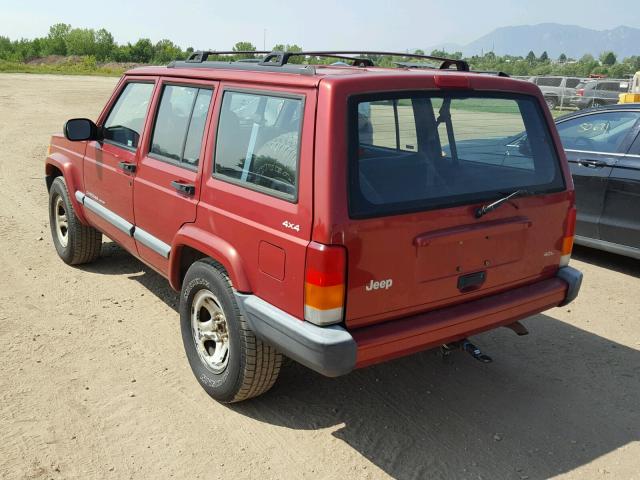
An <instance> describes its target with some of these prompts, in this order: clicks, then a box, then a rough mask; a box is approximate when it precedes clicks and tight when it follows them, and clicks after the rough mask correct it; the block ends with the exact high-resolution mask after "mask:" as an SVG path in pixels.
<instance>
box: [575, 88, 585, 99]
mask: <svg viewBox="0 0 640 480" xmlns="http://www.w3.org/2000/svg"><path fill="white" fill-rule="evenodd" d="M576 95H577V96H579V97H584V88H579V89H578V90H576Z"/></svg>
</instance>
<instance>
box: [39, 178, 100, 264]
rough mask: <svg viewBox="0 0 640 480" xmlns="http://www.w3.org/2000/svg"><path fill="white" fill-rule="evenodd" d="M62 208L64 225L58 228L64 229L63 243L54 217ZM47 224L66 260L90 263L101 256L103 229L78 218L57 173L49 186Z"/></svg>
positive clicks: (65, 186) (62, 180)
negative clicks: (85, 223)
mask: <svg viewBox="0 0 640 480" xmlns="http://www.w3.org/2000/svg"><path fill="white" fill-rule="evenodd" d="M61 209H62V210H61ZM61 211H62V212H63V213H64V214H65V215H66V228H61V231H65V233H66V245H65V243H64V241H63V240H62V239H61V238H60V237H59V235H58V228H59V225H58V223H57V220H56V217H57V215H58V214H59V213H60V212H61ZM49 226H50V228H51V237H52V239H53V245H54V246H55V247H56V251H57V252H58V255H59V256H60V258H61V259H62V260H63V261H64V262H65V263H66V264H68V265H80V264H82V263H89V262H92V261H93V260H95V259H96V258H98V257H99V256H100V251H101V249H102V233H100V232H99V231H98V230H96V229H95V228H93V227H90V226H88V225H84V224H83V223H81V222H80V220H78V217H76V214H75V211H74V210H73V204H72V203H71V200H70V198H69V191H68V190H67V185H66V183H65V181H64V178H63V177H56V178H55V179H54V180H53V182H52V184H51V188H50V189H49Z"/></svg>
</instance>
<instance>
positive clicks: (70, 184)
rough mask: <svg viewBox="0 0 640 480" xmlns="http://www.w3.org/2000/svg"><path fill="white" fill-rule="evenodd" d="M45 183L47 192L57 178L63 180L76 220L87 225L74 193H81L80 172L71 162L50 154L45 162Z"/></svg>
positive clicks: (65, 158)
mask: <svg viewBox="0 0 640 480" xmlns="http://www.w3.org/2000/svg"><path fill="white" fill-rule="evenodd" d="M44 171H45V183H46V185H47V191H50V190H51V185H53V181H54V180H55V179H56V178H58V177H62V178H64V181H65V183H66V184H67V190H68V191H69V198H70V200H71V204H72V205H73V210H74V212H75V214H76V217H77V218H78V220H80V222H81V223H83V224H85V225H89V222H87V219H86V217H85V216H84V209H83V207H82V205H81V204H80V202H78V200H77V199H76V195H75V193H76V191H77V190H80V191H82V177H81V175H82V174H81V172H78V171H77V168H75V166H74V164H73V162H72V161H71V160H70V159H69V158H67V157H65V156H64V155H62V154H61V153H59V152H55V153H52V154H51V155H50V156H49V157H47V160H46V162H45V167H44Z"/></svg>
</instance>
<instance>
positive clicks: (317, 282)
mask: <svg viewBox="0 0 640 480" xmlns="http://www.w3.org/2000/svg"><path fill="white" fill-rule="evenodd" d="M346 268H347V252H346V250H345V249H344V247H340V246H335V245H322V244H320V243H316V242H311V243H310V244H309V246H308V247H307V260H306V266H305V279H304V318H305V320H307V321H309V322H311V323H315V324H316V325H331V324H333V323H339V322H341V321H342V317H343V315H344V299H345V288H346V286H345V277H346V274H345V270H346Z"/></svg>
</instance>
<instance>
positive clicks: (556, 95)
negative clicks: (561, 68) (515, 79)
mask: <svg viewBox="0 0 640 480" xmlns="http://www.w3.org/2000/svg"><path fill="white" fill-rule="evenodd" d="M529 81H530V82H533V83H535V84H536V85H538V87H540V90H541V91H542V95H543V96H544V99H545V101H546V102H547V106H548V107H549V110H553V109H554V108H556V107H558V106H560V105H562V106H569V104H570V102H571V100H572V99H573V97H575V95H576V87H577V86H578V84H580V83H581V82H582V81H583V80H582V79H581V78H577V77H551V76H549V77H547V76H539V77H531V78H530V79H529Z"/></svg>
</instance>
